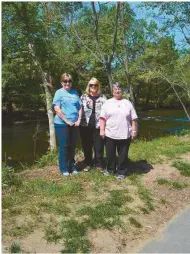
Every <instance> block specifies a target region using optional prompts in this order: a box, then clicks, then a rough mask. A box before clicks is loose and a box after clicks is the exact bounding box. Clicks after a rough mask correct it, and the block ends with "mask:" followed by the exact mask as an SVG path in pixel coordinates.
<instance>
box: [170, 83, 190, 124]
mask: <svg viewBox="0 0 190 254" xmlns="http://www.w3.org/2000/svg"><path fill="white" fill-rule="evenodd" d="M172 88H173V90H174V92H175V94H176V96H177V98H178V99H179V101H180V103H181V105H182V107H183V109H184V111H185V113H186V115H187V118H188V120H189V121H190V116H189V114H188V112H187V110H186V107H185V105H184V104H183V102H182V100H181V98H180V97H179V95H178V93H177V91H176V89H175V87H174V86H172Z"/></svg>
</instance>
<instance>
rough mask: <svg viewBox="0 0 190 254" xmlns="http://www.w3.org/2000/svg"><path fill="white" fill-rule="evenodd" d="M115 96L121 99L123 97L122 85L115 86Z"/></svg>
mask: <svg viewBox="0 0 190 254" xmlns="http://www.w3.org/2000/svg"><path fill="white" fill-rule="evenodd" d="M112 91H113V97H114V98H115V99H116V100H120V99H122V89H121V87H120V86H113V90H112Z"/></svg>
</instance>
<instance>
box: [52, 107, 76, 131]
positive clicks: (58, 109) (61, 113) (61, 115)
mask: <svg viewBox="0 0 190 254" xmlns="http://www.w3.org/2000/svg"><path fill="white" fill-rule="evenodd" d="M54 110H55V112H56V114H57V115H58V116H59V117H60V118H61V119H62V120H63V121H64V122H66V123H67V124H68V125H70V126H73V125H74V123H73V122H71V121H69V120H68V119H67V118H66V117H65V115H64V114H63V112H62V111H61V109H60V107H59V106H58V105H55V106H54Z"/></svg>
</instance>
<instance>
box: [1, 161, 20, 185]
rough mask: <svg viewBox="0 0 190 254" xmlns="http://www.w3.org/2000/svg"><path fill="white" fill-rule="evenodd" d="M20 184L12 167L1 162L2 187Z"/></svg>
mask: <svg viewBox="0 0 190 254" xmlns="http://www.w3.org/2000/svg"><path fill="white" fill-rule="evenodd" d="M20 184H21V179H20V177H19V176H18V175H16V174H15V172H14V169H13V168H12V167H8V166H6V165H5V164H2V188H3V189H5V188H9V187H11V186H19V185H20Z"/></svg>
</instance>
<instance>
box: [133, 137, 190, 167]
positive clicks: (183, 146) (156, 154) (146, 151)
mask: <svg viewBox="0 0 190 254" xmlns="http://www.w3.org/2000/svg"><path fill="white" fill-rule="evenodd" d="M189 151H190V145H189V144H188V143H184V141H182V140H181V138H180V137H178V136H168V137H162V138H159V139H154V140H151V141H144V140H139V141H137V142H136V143H133V144H132V145H131V149H130V151H129V157H130V158H131V159H132V160H134V161H137V160H146V161H147V162H149V163H159V162H162V156H163V155H164V156H167V157H170V158H171V157H174V156H176V155H177V154H182V153H187V152H189Z"/></svg>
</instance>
